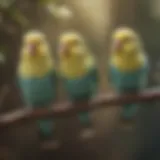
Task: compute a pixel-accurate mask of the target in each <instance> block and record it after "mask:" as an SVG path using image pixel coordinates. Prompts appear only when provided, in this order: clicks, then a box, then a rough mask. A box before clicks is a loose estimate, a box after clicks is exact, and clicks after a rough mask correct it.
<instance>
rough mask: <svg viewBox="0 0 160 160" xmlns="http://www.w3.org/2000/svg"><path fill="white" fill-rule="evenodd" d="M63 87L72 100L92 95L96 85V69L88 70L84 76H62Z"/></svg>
mask: <svg viewBox="0 0 160 160" xmlns="http://www.w3.org/2000/svg"><path fill="white" fill-rule="evenodd" d="M64 84H65V88H66V90H67V93H68V95H69V97H70V98H71V99H72V100H84V99H88V98H90V97H91V96H92V95H93V92H94V91H95V90H96V88H97V87H96V85H97V71H96V69H95V68H94V69H92V70H90V71H89V72H88V73H87V74H86V75H85V76H83V77H81V78H77V79H66V78H64Z"/></svg>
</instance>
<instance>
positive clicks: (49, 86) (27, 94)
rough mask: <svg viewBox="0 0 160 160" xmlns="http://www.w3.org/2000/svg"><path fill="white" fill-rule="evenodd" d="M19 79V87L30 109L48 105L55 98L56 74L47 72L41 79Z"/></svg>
mask: <svg viewBox="0 0 160 160" xmlns="http://www.w3.org/2000/svg"><path fill="white" fill-rule="evenodd" d="M18 78H19V85H20V88H21V91H22V95H23V98H24V101H25V102H26V104H28V105H30V106H32V107H35V108H36V107H42V106H46V105H49V104H50V103H51V102H52V101H53V100H54V99H55V98H56V86H57V85H56V74H55V72H49V73H47V74H46V75H44V76H43V77H41V78H34V77H31V78H23V77H20V76H19V77H18Z"/></svg>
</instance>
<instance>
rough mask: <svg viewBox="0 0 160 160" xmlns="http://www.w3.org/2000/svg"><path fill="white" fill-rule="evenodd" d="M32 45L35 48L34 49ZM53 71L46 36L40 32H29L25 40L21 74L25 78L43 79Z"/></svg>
mask: <svg viewBox="0 0 160 160" xmlns="http://www.w3.org/2000/svg"><path fill="white" fill-rule="evenodd" d="M32 45H33V46H35V47H33V48H32ZM32 49H33V50H32ZM52 69H53V61H52V57H51V54H50V50H49V47H48V44H47V42H46V40H45V35H43V33H41V32H38V31H31V32H28V33H27V34H26V35H25V36H24V38H23V47H22V49H21V53H20V63H19V68H18V72H19V74H20V75H21V76H23V77H42V76H44V75H45V74H47V73H48V72H49V71H51V70H52Z"/></svg>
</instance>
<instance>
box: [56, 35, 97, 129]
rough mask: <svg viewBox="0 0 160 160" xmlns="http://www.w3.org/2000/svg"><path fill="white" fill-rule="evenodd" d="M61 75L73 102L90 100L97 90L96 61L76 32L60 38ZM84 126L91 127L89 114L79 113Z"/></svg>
mask: <svg viewBox="0 0 160 160" xmlns="http://www.w3.org/2000/svg"><path fill="white" fill-rule="evenodd" d="M59 43H60V44H59V45H60V46H59V47H60V48H59V49H60V50H59V58H60V75H61V76H62V78H63V79H64V84H65V88H66V90H67V93H68V96H69V98H70V100H71V101H72V102H82V101H85V100H89V99H90V98H91V97H92V96H93V94H94V93H95V92H96V89H97V80H98V79H97V68H96V64H95V59H94V56H93V55H92V54H90V53H89V51H88V49H87V48H86V45H85V42H84V39H83V38H82V36H81V35H80V34H78V33H76V32H67V33H64V34H62V35H61V36H60V42H59ZM79 120H80V122H81V124H82V125H84V126H90V125H91V120H90V118H89V113H88V112H81V113H79Z"/></svg>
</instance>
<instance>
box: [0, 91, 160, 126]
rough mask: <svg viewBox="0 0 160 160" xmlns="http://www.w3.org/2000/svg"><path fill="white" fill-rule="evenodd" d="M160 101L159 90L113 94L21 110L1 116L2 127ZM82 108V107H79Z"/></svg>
mask: <svg viewBox="0 0 160 160" xmlns="http://www.w3.org/2000/svg"><path fill="white" fill-rule="evenodd" d="M159 99H160V91H159V89H154V88H152V89H148V90H145V91H144V92H141V93H139V94H136V95H125V96H117V95H113V94H106V95H99V96H97V97H96V98H95V99H93V100H91V101H90V102H89V105H87V104H88V103H87V102H82V103H79V104H71V103H58V104H55V105H53V107H51V108H50V109H36V110H32V109H28V108H26V109H21V110H17V111H13V112H10V113H6V114H2V115H0V127H8V126H9V125H13V124H16V123H17V122H23V121H26V120H35V119H43V118H49V117H54V118H55V117H66V116H72V115H74V114H75V113H76V112H79V111H86V110H93V109H99V108H105V107H111V106H113V105H122V104H125V103H133V102H134V103H135V102H149V101H153V100H159ZM79 106H80V107H79Z"/></svg>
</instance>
